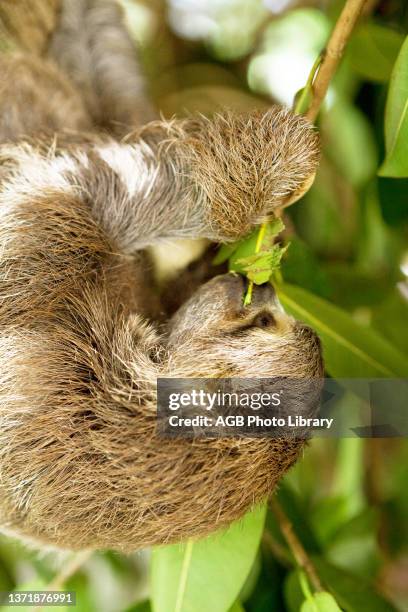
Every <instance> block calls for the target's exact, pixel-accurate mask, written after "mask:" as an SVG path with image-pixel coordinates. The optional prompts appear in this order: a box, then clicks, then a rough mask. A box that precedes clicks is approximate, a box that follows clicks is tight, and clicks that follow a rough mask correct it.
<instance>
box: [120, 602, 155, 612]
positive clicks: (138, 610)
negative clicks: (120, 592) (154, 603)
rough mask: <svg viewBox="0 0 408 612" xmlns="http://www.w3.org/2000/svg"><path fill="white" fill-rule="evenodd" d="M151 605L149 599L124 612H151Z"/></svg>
mask: <svg viewBox="0 0 408 612" xmlns="http://www.w3.org/2000/svg"><path fill="white" fill-rule="evenodd" d="M151 609H152V608H151V605H150V601H149V600H148V599H145V600H144V601H141V602H139V603H137V604H134V605H132V606H130V607H129V608H126V610H125V611H124V612H151Z"/></svg>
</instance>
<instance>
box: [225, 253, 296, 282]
mask: <svg viewBox="0 0 408 612" xmlns="http://www.w3.org/2000/svg"><path fill="white" fill-rule="evenodd" d="M288 246H289V245H288V244H287V245H286V246H284V247H281V246H280V245H279V244H275V245H274V246H273V247H271V248H270V249H269V250H267V251H260V252H259V253H256V254H254V255H250V256H249V257H244V258H243V259H237V260H236V264H238V265H239V266H240V267H242V269H243V271H244V272H245V274H246V275H247V277H248V278H249V280H251V281H253V282H254V283H255V284H256V285H262V283H266V282H268V280H270V278H271V276H272V274H273V273H274V271H275V270H277V269H278V268H279V265H280V261H281V259H282V257H283V255H284V253H285V252H286V250H287V248H288Z"/></svg>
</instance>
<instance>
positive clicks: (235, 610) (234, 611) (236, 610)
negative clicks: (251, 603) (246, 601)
mask: <svg viewBox="0 0 408 612" xmlns="http://www.w3.org/2000/svg"><path fill="white" fill-rule="evenodd" d="M228 612H245V610H244V608H243V607H242V605H241V604H240V602H239V601H236V602H235V603H234V605H233V606H231V608H230V609H229V610H228Z"/></svg>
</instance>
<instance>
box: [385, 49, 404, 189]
mask: <svg viewBox="0 0 408 612" xmlns="http://www.w3.org/2000/svg"><path fill="white" fill-rule="evenodd" d="M385 149H386V153H387V155H386V158H385V161H384V163H383V165H382V166H381V168H380V170H379V174H380V176H393V177H400V178H401V177H406V176H408V37H407V38H406V39H405V42H404V44H403V45H402V48H401V51H400V53H399V55H398V58H397V61H396V62H395V66H394V69H393V71H392V75H391V82H390V88H389V91H388V97H387V104H386V108H385Z"/></svg>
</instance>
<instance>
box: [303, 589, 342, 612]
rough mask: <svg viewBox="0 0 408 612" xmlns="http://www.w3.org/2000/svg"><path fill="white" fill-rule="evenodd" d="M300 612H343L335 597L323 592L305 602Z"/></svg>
mask: <svg viewBox="0 0 408 612" xmlns="http://www.w3.org/2000/svg"><path fill="white" fill-rule="evenodd" d="M300 612H341V610H340V608H339V606H338V605H337V603H336V600H335V599H334V597H333V596H332V595H330V593H325V592H323V591H322V592H320V593H315V594H314V595H312V596H311V598H310V599H307V600H306V601H304V602H303V603H302V607H301V608H300Z"/></svg>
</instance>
